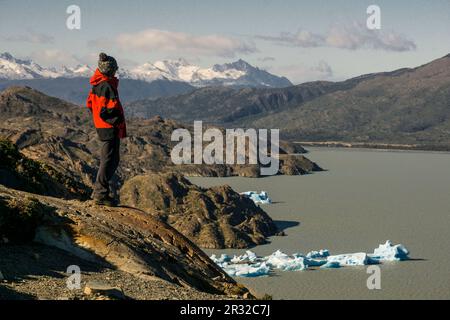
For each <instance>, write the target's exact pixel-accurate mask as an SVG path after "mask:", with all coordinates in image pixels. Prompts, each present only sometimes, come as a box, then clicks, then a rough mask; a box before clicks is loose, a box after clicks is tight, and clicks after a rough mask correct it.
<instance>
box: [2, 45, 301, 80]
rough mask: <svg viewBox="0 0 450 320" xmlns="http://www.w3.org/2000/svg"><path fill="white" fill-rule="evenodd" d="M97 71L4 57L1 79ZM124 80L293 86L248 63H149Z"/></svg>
mask: <svg viewBox="0 0 450 320" xmlns="http://www.w3.org/2000/svg"><path fill="white" fill-rule="evenodd" d="M94 69H95V68H92V67H89V66H87V65H78V66H76V67H62V68H59V69H56V68H44V67H42V66H40V65H38V64H37V63H35V62H33V61H32V60H21V59H16V58H14V57H13V56H12V55H11V54H9V53H3V54H0V79H6V80H24V79H52V78H77V77H83V78H84V77H90V76H91V75H92V73H93V71H94ZM118 75H119V77H120V78H122V79H132V80H141V81H146V82H153V81H156V80H168V81H178V82H186V83H188V84H190V85H193V86H195V87H205V86H220V85H224V86H239V87H243V86H249V87H287V86H290V85H292V83H291V82H290V81H289V80H288V79H286V78H284V77H278V76H275V75H273V74H270V73H268V72H267V71H265V70H261V69H259V68H256V67H253V66H252V65H250V64H248V63H247V62H245V61H244V60H238V61H236V62H233V63H226V64H222V65H218V64H217V65H214V66H213V67H211V68H202V67H199V66H196V65H193V64H190V63H189V62H187V61H186V60H184V59H178V60H163V61H156V62H154V63H151V62H148V63H144V64H142V65H140V66H137V67H134V68H132V69H129V70H128V69H120V70H119V72H118Z"/></svg>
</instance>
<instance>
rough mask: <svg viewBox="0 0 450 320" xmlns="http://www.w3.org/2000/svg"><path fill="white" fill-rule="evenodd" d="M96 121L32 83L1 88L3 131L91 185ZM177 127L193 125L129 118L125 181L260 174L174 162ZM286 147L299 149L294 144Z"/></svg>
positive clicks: (294, 162)
mask: <svg viewBox="0 0 450 320" xmlns="http://www.w3.org/2000/svg"><path fill="white" fill-rule="evenodd" d="M91 122H92V120H91V115H90V113H89V112H88V110H87V109H86V108H83V107H79V106H76V105H73V104H70V103H67V102H64V101H62V100H59V99H56V98H52V97H48V96H46V95H44V94H42V93H40V92H38V91H36V90H33V89H31V88H26V87H12V88H9V89H7V90H5V91H3V92H1V93H0V136H1V137H4V138H8V139H10V140H11V141H12V142H13V143H15V144H16V145H17V146H18V147H19V149H20V150H21V151H22V152H23V153H24V154H25V155H27V156H28V157H29V158H31V159H40V160H43V161H44V162H45V163H46V164H48V165H51V166H52V167H53V168H55V169H56V170H57V171H58V172H61V173H62V174H64V175H65V176H68V177H71V178H72V179H73V180H74V181H76V182H77V183H80V184H84V185H86V186H87V187H89V186H91V185H92V180H93V179H94V176H95V172H96V168H97V166H98V157H97V153H98V150H99V142H98V141H97V135H96V132H95V130H94V129H93V125H92V123H91ZM177 128H186V129H188V130H192V128H191V127H189V126H186V125H183V124H181V123H178V122H176V121H173V120H165V119H162V118H160V117H155V118H153V119H149V120H144V121H143V120H133V119H129V120H128V133H129V138H128V139H125V140H124V143H123V147H122V155H121V157H122V161H121V167H120V169H119V178H120V179H119V182H122V181H124V180H126V179H128V178H130V177H134V176H136V175H141V174H146V173H149V172H173V171H177V172H180V173H183V174H186V175H195V176H249V177H255V176H258V175H259V171H260V170H259V166H258V165H241V166H230V165H211V166H209V165H182V166H175V165H173V163H172V161H171V160H170V152H171V149H172V147H173V146H174V143H173V142H171V141H170V137H171V134H172V132H173V131H174V130H175V129H177ZM282 147H284V145H283V144H282ZM286 150H288V151H295V149H293V148H292V147H290V146H289V145H286ZM300 151H301V150H300ZM285 153H286V152H285ZM281 158H282V159H281V161H282V166H281V167H282V170H281V171H280V174H285V173H286V174H292V173H294V174H300V173H309V172H312V171H316V170H320V168H319V167H318V166H317V165H315V164H313V163H312V162H310V161H309V160H307V159H305V158H303V157H299V158H298V159H297V157H295V156H291V155H287V154H284V155H282V156H281ZM289 172H291V173H289Z"/></svg>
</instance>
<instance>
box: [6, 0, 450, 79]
mask: <svg viewBox="0 0 450 320" xmlns="http://www.w3.org/2000/svg"><path fill="white" fill-rule="evenodd" d="M70 5H77V6H78V7H79V8H80V13H81V19H80V21H81V29H79V30H70V29H68V28H67V26H66V20H67V19H68V18H69V14H68V13H67V12H66V10H67V8H68V7H69V6H70ZM370 5H377V6H379V8H380V9H381V11H380V17H381V29H380V30H369V29H368V28H367V26H366V20H367V19H368V16H369V15H368V14H367V8H368V7H369V6H370ZM101 51H104V52H106V53H108V54H110V55H113V56H114V57H116V59H117V60H118V61H119V65H120V66H123V67H127V68H129V67H132V66H136V65H139V64H142V63H145V62H154V61H157V60H163V59H177V58H183V59H186V60H187V61H189V62H191V63H193V64H197V65H200V66H202V67H209V66H212V65H214V64H216V63H225V62H233V61H235V60H237V59H243V60H245V61H247V62H249V63H250V64H252V65H254V66H257V67H260V68H262V69H265V70H268V71H269V72H272V73H274V74H277V75H283V76H286V77H288V78H289V79H290V80H291V81H292V82H293V83H296V84H297V83H301V82H306V81H314V80H330V81H339V80H343V79H348V78H350V77H354V76H358V75H361V74H366V73H372V72H381V71H390V70H395V69H399V68H403V67H416V66H419V65H422V64H425V63H427V62H430V61H432V60H434V59H437V58H440V57H442V56H444V55H447V54H449V53H450V0H432V1H430V0H371V1H366V0H333V1H329V0H327V1H324V0H314V1H302V0H278V1H275V0H226V1H225V0H222V1H216V0H178V1H175V0H146V1H144V0H134V1H133V0H128V1H115V0H108V1H103V0H97V1H87V0H70V1H66V0H53V1H52V0H41V1H36V0H11V1H10V0H0V52H10V53H11V54H12V55H13V56H15V57H17V58H30V59H33V60H35V61H36V62H37V63H39V64H42V65H44V66H56V67H59V66H61V65H69V66H71V65H76V64H89V65H95V63H96V60H97V57H98V53H99V52H101Z"/></svg>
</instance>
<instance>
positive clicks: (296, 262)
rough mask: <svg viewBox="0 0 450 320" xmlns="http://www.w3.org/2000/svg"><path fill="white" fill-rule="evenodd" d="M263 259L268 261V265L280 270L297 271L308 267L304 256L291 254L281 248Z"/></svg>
mask: <svg viewBox="0 0 450 320" xmlns="http://www.w3.org/2000/svg"><path fill="white" fill-rule="evenodd" d="M263 259H264V260H265V261H266V262H267V265H268V266H270V267H271V268H274V269H278V270H283V271H297V270H305V269H306V268H307V266H306V265H305V262H304V258H303V257H301V256H289V255H287V254H285V253H283V252H281V251H280V250H278V251H276V252H274V253H272V254H271V255H270V256H268V257H265V258H263Z"/></svg>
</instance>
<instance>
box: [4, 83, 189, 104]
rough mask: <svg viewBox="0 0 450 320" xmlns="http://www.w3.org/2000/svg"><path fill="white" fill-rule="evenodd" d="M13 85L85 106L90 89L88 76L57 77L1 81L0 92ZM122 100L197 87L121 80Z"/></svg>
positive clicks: (169, 94) (137, 98) (157, 96)
mask: <svg viewBox="0 0 450 320" xmlns="http://www.w3.org/2000/svg"><path fill="white" fill-rule="evenodd" d="M11 86H28V87H31V88H33V89H36V90H39V91H41V92H43V93H45V94H47V95H50V96H54V97H58V98H60V99H63V100H66V101H70V102H72V103H75V104H80V105H84V104H85V102H86V98H87V95H88V93H89V90H90V89H91V85H90V84H89V78H56V79H31V80H1V79H0V91H1V90H4V89H6V88H8V87H11ZM120 89H121V90H120V92H121V96H120V98H121V100H122V102H123V103H126V102H131V101H136V100H140V99H146V98H152V99H155V98H160V97H169V96H172V95H179V94H183V93H187V92H190V91H192V90H194V87H193V86H191V85H190V84H188V83H185V82H179V81H168V80H155V81H153V82H151V83H149V82H146V81H140V80H131V79H122V80H121V81H120Z"/></svg>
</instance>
